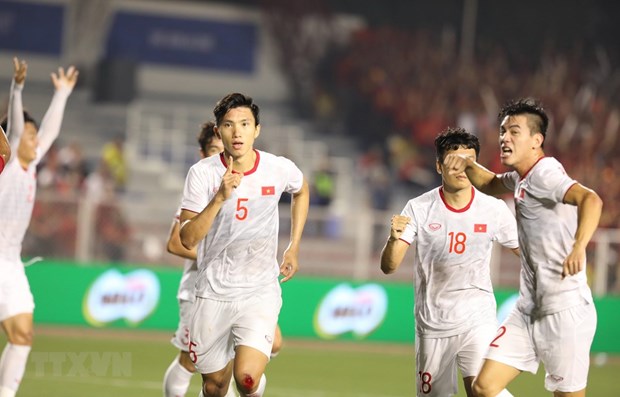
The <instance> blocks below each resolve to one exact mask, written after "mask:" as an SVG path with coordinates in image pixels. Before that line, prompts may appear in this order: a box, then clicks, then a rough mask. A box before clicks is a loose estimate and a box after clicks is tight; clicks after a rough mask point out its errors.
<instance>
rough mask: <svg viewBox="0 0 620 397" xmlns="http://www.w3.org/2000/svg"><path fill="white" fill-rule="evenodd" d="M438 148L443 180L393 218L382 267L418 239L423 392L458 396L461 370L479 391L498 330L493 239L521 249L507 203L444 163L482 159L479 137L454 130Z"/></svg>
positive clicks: (392, 264) (391, 266) (391, 265)
mask: <svg viewBox="0 0 620 397" xmlns="http://www.w3.org/2000/svg"><path fill="white" fill-rule="evenodd" d="M435 147H436V157H437V160H436V169H437V172H438V173H439V174H441V177H442V185H441V186H440V187H437V188H435V189H433V190H431V191H429V192H427V193H424V194H422V195H420V196H419V197H416V198H414V199H411V200H409V202H408V203H407V205H406V206H405V208H404V209H403V211H402V213H401V214H400V215H394V216H393V217H392V222H391V231H390V237H389V239H388V241H387V243H386V245H385V247H384V249H383V252H382V254H381V269H382V270H383V272H384V273H386V274H389V273H393V272H394V271H396V269H397V268H398V267H399V266H400V264H401V262H402V260H403V259H404V256H405V253H406V251H407V249H408V248H409V246H410V245H411V244H415V248H416V250H415V257H414V272H415V307H414V312H415V321H416V341H415V342H416V343H415V345H416V367H417V368H416V372H417V395H418V396H450V395H454V394H456V393H457V391H458V384H457V367H458V369H460V371H461V374H462V376H463V382H464V385H465V390H466V393H467V395H468V396H473V394H472V391H471V384H472V381H473V379H474V377H475V375H476V374H477V373H478V370H479V369H480V366H481V365H482V361H483V357H484V353H485V352H486V349H487V346H488V345H489V342H491V340H492V339H493V336H494V335H495V332H496V329H497V320H496V303H495V296H494V295H493V286H492V284H491V276H490V261H491V252H492V249H493V244H494V243H495V242H497V243H499V244H501V245H502V246H504V247H506V248H509V249H512V250H513V251H515V253H518V237H517V226H516V221H515V218H514V216H513V215H512V213H511V212H510V210H509V208H508V206H507V205H506V203H504V202H503V201H502V200H499V199H496V198H493V197H491V196H487V195H486V194H483V193H481V192H479V191H478V190H476V189H475V188H474V187H473V186H472V185H471V183H470V181H469V179H468V178H467V176H466V175H465V173H461V174H458V175H449V172H448V171H449V170H448V169H447V168H446V167H445V165H444V164H443V159H444V157H445V156H446V155H447V154H448V153H458V154H461V155H463V156H468V157H471V158H472V159H476V158H477V156H478V153H479V152H480V144H479V142H478V138H476V136H474V135H472V134H469V133H467V132H466V131H465V130H464V129H462V128H449V129H447V130H445V131H444V132H442V133H441V134H440V135H438V136H437V138H436V139H435ZM503 393H504V394H502V395H503V396H509V395H510V394H509V393H508V392H507V391H504V392H503Z"/></svg>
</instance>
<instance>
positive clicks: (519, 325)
mask: <svg viewBox="0 0 620 397" xmlns="http://www.w3.org/2000/svg"><path fill="white" fill-rule="evenodd" d="M595 331H596V308H595V307H594V305H592V304H584V305H579V306H574V307H571V308H569V309H566V310H563V311H561V312H558V313H553V314H549V315H546V316H542V317H540V318H536V319H533V318H532V317H531V316H528V315H526V314H524V313H522V312H521V311H519V310H518V309H516V308H515V309H514V310H513V311H512V313H510V315H509V316H508V318H507V319H506V321H504V323H503V324H502V326H501V327H500V328H499V331H498V333H497V335H496V336H495V339H493V342H491V345H490V347H489V350H488V352H487V355H486V358H488V359H491V360H494V361H498V362H501V363H504V364H507V365H510V366H511V367H514V368H516V369H518V370H521V371H528V372H531V373H534V374H535V373H536V372H537V371H538V365H539V363H540V362H542V363H543V364H544V366H545V371H546V377H545V389H547V390H549V391H551V392H554V391H560V392H575V391H579V390H582V389H584V388H585V387H586V384H587V381H588V369H589V366H590V346H591V345H592V340H593V339H594V332H595Z"/></svg>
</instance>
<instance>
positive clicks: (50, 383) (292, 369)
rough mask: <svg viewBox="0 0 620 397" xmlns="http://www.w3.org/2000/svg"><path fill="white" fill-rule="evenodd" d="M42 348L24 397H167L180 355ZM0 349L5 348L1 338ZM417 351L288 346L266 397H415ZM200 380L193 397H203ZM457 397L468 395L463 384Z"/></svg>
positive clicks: (134, 347) (594, 396) (162, 343)
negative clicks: (166, 380)
mask: <svg viewBox="0 0 620 397" xmlns="http://www.w3.org/2000/svg"><path fill="white" fill-rule="evenodd" d="M35 335H36V336H35V345H34V348H33V351H32V353H31V356H30V360H29V363H28V367H27V369H26V375H25V377H24V379H23V381H22V385H21V388H20V390H19V392H18V394H17V396H18V397H34V396H37V397H38V396H41V395H44V396H47V397H86V396H87V397H110V396H113V397H123V396H128V397H130V396H131V397H134V396H141V397H142V396H161V395H162V391H161V381H162V377H163V374H164V372H165V370H166V368H167V367H168V365H169V363H170V362H171V360H172V359H173V357H174V356H175V354H176V350H175V348H174V347H173V346H172V345H171V344H170V343H169V337H170V335H169V334H167V333H162V332H145V331H133V332H132V331H130V330H129V331H92V330H86V329H78V328H73V329H72V328H41V329H38V328H35ZM0 343H1V344H2V345H0V346H3V345H4V343H5V339H4V337H0ZM413 354H414V349H413V346H411V345H381V344H368V343H345V342H332V343H330V342H315V341H312V342H309V341H299V340H290V339H286V335H285V345H284V349H283V350H282V352H281V353H280V355H279V356H278V357H276V358H275V359H273V360H272V361H271V363H270V364H269V366H268V367H267V380H268V382H267V391H266V393H265V396H267V397H284V396H298V397H371V396H383V397H401V396H403V397H404V396H414V395H415V393H414V387H415V386H414V373H415V371H414V368H415V367H414V361H413ZM543 373H544V372H543V370H542V368H541V369H540V370H539V373H538V374H537V375H536V376H534V375H531V374H527V373H524V374H522V375H521V376H519V377H518V378H517V380H516V381H515V382H513V384H511V385H510V387H509V390H510V391H511V392H512V394H514V395H515V396H518V397H519V396H527V397H535V396H549V395H550V393H548V392H545V391H544V387H543ZM618 374H620V359H619V358H618V357H611V358H610V359H608V360H607V362H606V364H604V365H600V366H597V365H592V367H591V370H590V379H589V383H588V396H589V397H612V396H617V395H620V394H618V393H619V392H618V385H617V382H618V380H617V377H618ZM199 388H200V379H199V376H194V378H193V379H192V385H191V387H190V390H189V392H188V394H187V395H188V396H197V395H198V391H199ZM459 389H460V390H459V394H458V396H465V394H464V392H463V390H462V386H460V385H459Z"/></svg>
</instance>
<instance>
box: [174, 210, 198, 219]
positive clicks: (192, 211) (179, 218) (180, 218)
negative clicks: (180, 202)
mask: <svg viewBox="0 0 620 397" xmlns="http://www.w3.org/2000/svg"><path fill="white" fill-rule="evenodd" d="M181 211H189V212H193V213H194V214H199V212H196V211H192V210H188V209H187V208H181ZM177 219H179V220H180V219H181V217H177Z"/></svg>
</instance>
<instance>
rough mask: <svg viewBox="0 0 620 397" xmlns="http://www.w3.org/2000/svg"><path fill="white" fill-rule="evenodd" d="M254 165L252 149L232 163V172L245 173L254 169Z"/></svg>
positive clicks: (254, 156) (254, 159)
mask: <svg viewBox="0 0 620 397" xmlns="http://www.w3.org/2000/svg"><path fill="white" fill-rule="evenodd" d="M255 164H256V151H254V149H253V148H252V149H250V150H248V152H247V153H245V154H244V155H243V156H241V157H239V158H237V159H235V160H234V161H233V170H234V171H236V172H240V173H246V172H248V171H250V170H251V169H252V168H254V165H255Z"/></svg>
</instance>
